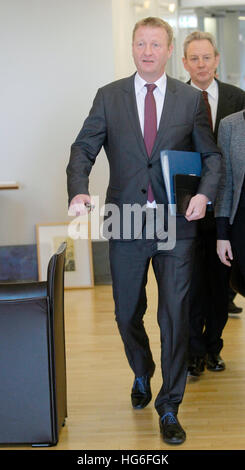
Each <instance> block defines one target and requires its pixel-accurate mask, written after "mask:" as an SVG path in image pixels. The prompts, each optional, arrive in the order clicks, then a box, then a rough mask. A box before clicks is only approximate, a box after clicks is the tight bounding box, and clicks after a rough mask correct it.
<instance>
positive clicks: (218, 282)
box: [183, 31, 245, 377]
mask: <svg viewBox="0 0 245 470" xmlns="http://www.w3.org/2000/svg"><path fill="white" fill-rule="evenodd" d="M219 59H220V56H219V52H218V50H217V47H216V44H215V40H214V37H213V36H212V35H211V34H210V33H208V32H204V31H194V32H192V33H191V34H189V35H188V36H187V37H186V39H185V42H184V57H183V64H184V67H185V68H186V70H187V71H188V72H189V74H190V77H191V80H190V82H188V83H189V84H191V85H192V86H193V87H195V88H197V89H199V90H201V91H202V92H203V93H204V95H206V100H207V101H206V105H207V110H208V112H209V115H210V126H211V128H212V130H213V132H214V136H215V139H216V140H217V132H218V127H219V123H220V120H221V118H224V117H225V116H228V115H229V114H232V113H235V112H237V111H240V110H242V109H244V108H245V92H244V91H243V90H241V89H240V88H238V87H236V86H233V85H230V84H227V83H223V82H221V81H220V80H217V78H216V77H215V73H216V70H217V67H218V65H219ZM208 209H209V210H208V211H207V214H206V216H205V218H204V219H203V220H201V221H200V222H199V224H198V225H199V227H198V228H199V237H198V244H197V245H196V255H195V257H196V258H195V259H196V262H195V264H194V270H193V276H192V283H191V289H190V338H189V367H188V373H189V375H190V376H195V377H198V376H200V374H201V373H202V372H203V371H204V368H205V365H206V366H207V368H208V369H209V370H211V371H214V372H219V371H222V370H224V369H225V363H224V361H223V359H222V357H221V355H220V352H221V350H222V348H223V339H222V332H223V329H224V327H225V324H226V322H227V319H228V300H229V299H228V293H229V275H230V271H229V269H228V268H227V267H226V266H224V265H223V264H222V263H221V262H220V260H219V258H218V257H217V255H216V226H215V219H214V212H213V207H212V206H208Z"/></svg>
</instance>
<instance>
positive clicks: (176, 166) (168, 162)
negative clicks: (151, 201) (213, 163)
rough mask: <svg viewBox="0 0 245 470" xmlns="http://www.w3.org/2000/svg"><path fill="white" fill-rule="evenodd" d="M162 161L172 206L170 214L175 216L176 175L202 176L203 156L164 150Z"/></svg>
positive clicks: (169, 200) (195, 153) (164, 178)
mask: <svg viewBox="0 0 245 470" xmlns="http://www.w3.org/2000/svg"><path fill="white" fill-rule="evenodd" d="M160 160H161V166H162V174H163V180H164V183H165V188H166V193H167V198H168V203H169V204H170V213H171V214H172V215H175V213H176V212H175V204H176V201H175V190H174V175H177V174H182V175H196V176H201V171H202V159H201V154H200V153H199V152H186V151H183V152H182V151H181V150H162V151H161V152H160Z"/></svg>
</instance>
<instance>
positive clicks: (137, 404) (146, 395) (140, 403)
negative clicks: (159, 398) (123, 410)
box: [131, 375, 152, 410]
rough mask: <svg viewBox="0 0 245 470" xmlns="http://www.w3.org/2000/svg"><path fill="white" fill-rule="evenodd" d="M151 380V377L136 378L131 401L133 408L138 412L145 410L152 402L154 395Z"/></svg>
mask: <svg viewBox="0 0 245 470" xmlns="http://www.w3.org/2000/svg"><path fill="white" fill-rule="evenodd" d="M150 380H151V377H150V376H149V375H142V376H141V377H135V380H134V384H133V388H132V392H131V401H132V406H133V408H135V409H136V410H140V409H142V408H145V406H146V405H148V403H149V402H150V401H151V398H152V394H151V386H150Z"/></svg>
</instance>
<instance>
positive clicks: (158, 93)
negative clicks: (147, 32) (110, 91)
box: [134, 72, 167, 207]
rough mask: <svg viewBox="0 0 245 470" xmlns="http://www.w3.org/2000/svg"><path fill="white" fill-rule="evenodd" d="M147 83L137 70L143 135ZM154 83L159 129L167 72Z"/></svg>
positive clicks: (152, 205)
mask: <svg viewBox="0 0 245 470" xmlns="http://www.w3.org/2000/svg"><path fill="white" fill-rule="evenodd" d="M147 83H148V82H146V81H145V80H144V79H143V78H141V76H140V75H139V74H138V72H137V73H136V75H135V79H134V86H135V96H136V102H137V109H138V115H139V121H140V127H141V131H142V135H143V137H144V120H145V96H146V93H147V88H146V86H145V85H146V84H147ZM154 83H155V85H156V88H155V90H154V91H153V94H154V98H155V101H156V109H157V129H158V127H159V123H160V119H161V115H162V110H163V104H164V99H165V94H166V85H167V77H166V74H165V73H164V74H163V75H162V76H161V77H160V78H159V79H158V80H157V81H156V82H154ZM147 207H156V201H153V202H149V201H147Z"/></svg>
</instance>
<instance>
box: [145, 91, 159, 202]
mask: <svg viewBox="0 0 245 470" xmlns="http://www.w3.org/2000/svg"><path fill="white" fill-rule="evenodd" d="M145 86H146V88H147V94H146V97H145V120H144V141H145V146H146V150H147V153H148V157H149V158H150V156H151V152H152V149H153V145H154V142H155V138H156V135H157V110H156V102H155V98H154V95H153V91H154V90H155V88H156V85H155V84H154V83H147V84H146V85H145ZM154 199H155V198H154V195H153V191H152V187H151V185H150V184H149V186H148V201H149V202H152V201H154Z"/></svg>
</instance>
